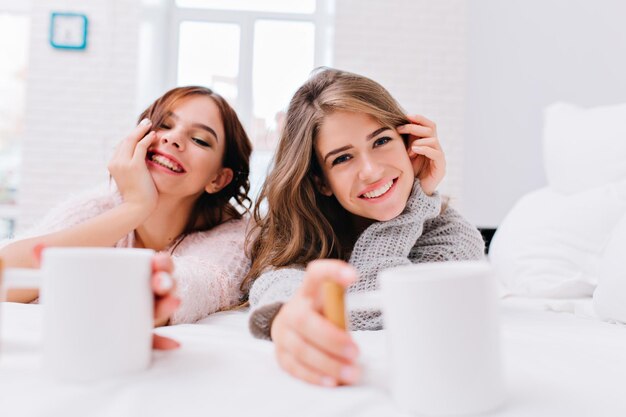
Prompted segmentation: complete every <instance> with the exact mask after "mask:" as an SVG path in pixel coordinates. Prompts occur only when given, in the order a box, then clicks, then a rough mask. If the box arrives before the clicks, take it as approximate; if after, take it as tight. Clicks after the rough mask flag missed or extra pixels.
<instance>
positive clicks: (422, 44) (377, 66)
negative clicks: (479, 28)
mask: <svg viewBox="0 0 626 417" xmlns="http://www.w3.org/2000/svg"><path fill="white" fill-rule="evenodd" d="M466 15H467V12H466V0H437V1H433V0H392V1H379V0H336V15H335V42H334V62H333V65H334V66H335V67H337V68H340V69H344V70H348V71H353V72H356V73H358V74H362V75H366V76H368V77H370V78H372V79H374V80H376V81H378V82H379V83H381V84H382V85H383V86H385V87H386V88H387V89H388V90H389V91H390V92H391V94H392V95H393V96H394V97H395V98H396V99H397V100H398V101H399V102H400V104H401V105H402V106H403V107H404V109H405V110H406V111H407V112H409V113H420V114H423V115H425V116H426V117H428V118H430V119H432V120H434V121H435V122H436V123H437V126H438V131H439V137H440V139H441V142H442V144H443V147H444V150H445V151H446V155H447V161H448V174H447V176H446V179H445V181H444V183H443V185H442V190H443V192H444V193H445V194H448V195H450V196H451V197H452V198H453V204H455V205H457V206H458V205H459V204H461V203H462V202H461V201H459V199H460V197H461V196H462V193H461V191H462V188H463V177H462V172H463V166H462V165H463V139H464V138H463V132H464V125H465V120H464V113H465V73H466V49H467V48H466V36H465V35H466V30H467V28H466V26H467V19H466Z"/></svg>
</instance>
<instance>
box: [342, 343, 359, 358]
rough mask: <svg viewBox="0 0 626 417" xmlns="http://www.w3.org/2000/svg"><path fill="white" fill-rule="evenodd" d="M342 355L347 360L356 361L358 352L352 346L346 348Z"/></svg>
mask: <svg viewBox="0 0 626 417" xmlns="http://www.w3.org/2000/svg"><path fill="white" fill-rule="evenodd" d="M343 355H344V356H345V357H346V358H348V359H356V357H357V356H358V355H359V351H358V350H357V349H356V348H355V347H354V346H351V345H349V346H346V347H345V349H344V350H343Z"/></svg>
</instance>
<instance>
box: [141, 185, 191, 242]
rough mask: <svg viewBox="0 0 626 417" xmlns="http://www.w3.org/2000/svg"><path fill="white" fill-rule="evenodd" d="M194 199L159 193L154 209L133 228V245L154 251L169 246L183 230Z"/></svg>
mask: <svg viewBox="0 0 626 417" xmlns="http://www.w3.org/2000/svg"><path fill="white" fill-rule="evenodd" d="M196 200H197V196H192V197H187V198H182V199H181V198H174V197H170V196H166V195H162V194H161V195H159V201H158V203H157V207H156V209H155V210H154V211H153V212H152V214H151V215H150V217H148V219H147V220H146V221H145V222H143V224H141V225H140V226H139V227H138V228H137V229H135V246H136V247H141V248H148V249H154V250H156V251H162V250H164V249H166V248H167V247H168V246H170V245H171V244H172V243H173V242H174V241H175V240H176V239H177V238H178V237H179V236H180V235H181V234H182V233H183V231H184V230H185V226H186V225H187V222H188V220H189V216H190V215H191V211H192V210H193V206H194V204H195V202H196Z"/></svg>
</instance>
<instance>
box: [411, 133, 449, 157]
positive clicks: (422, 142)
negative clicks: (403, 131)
mask: <svg viewBox="0 0 626 417" xmlns="http://www.w3.org/2000/svg"><path fill="white" fill-rule="evenodd" d="M420 146H421V147H431V148H433V149H436V150H438V151H441V152H442V153H443V150H442V149H441V144H440V142H439V139H438V138H434V137H433V138H416V139H413V140H412V141H411V143H410V144H409V150H408V152H409V156H410V157H411V158H412V157H414V156H416V155H421V153H420V152H417V151H416V150H415V149H413V148H414V147H415V148H416V149H419V147H420Z"/></svg>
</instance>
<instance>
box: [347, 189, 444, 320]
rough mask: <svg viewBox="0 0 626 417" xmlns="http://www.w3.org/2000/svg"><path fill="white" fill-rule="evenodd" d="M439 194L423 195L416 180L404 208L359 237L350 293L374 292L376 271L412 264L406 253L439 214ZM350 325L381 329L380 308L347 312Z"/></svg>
mask: <svg viewBox="0 0 626 417" xmlns="http://www.w3.org/2000/svg"><path fill="white" fill-rule="evenodd" d="M440 211H441V197H440V196H439V194H438V193H435V194H433V195H432V196H428V195H426V194H425V193H424V192H423V191H422V188H421V186H420V184H419V181H415V184H414V186H413V191H412V193H411V196H410V197H409V200H408V202H407V206H406V208H405V209H404V211H403V212H402V213H401V214H400V215H399V216H398V217H395V218H393V219H391V220H389V221H384V222H375V223H373V224H372V225H370V226H369V227H368V228H367V229H366V230H365V231H364V232H363V233H362V234H361V235H360V236H359V238H358V240H357V241H356V243H355V245H354V249H353V250H352V255H351V256H350V260H349V262H350V264H352V265H353V266H354V267H355V268H356V270H357V273H358V276H359V278H358V280H357V282H355V283H354V284H352V285H351V286H350V288H348V291H349V292H365V291H373V290H375V289H377V288H378V279H377V278H378V273H379V272H380V271H383V270H385V269H388V268H393V267H396V266H401V265H408V264H410V263H411V260H410V259H409V254H410V253H411V250H412V249H413V246H415V243H416V241H417V240H418V239H419V238H420V236H421V235H422V233H423V231H424V227H425V225H426V224H427V222H428V221H429V220H430V219H433V218H435V217H437V216H438V215H439V213H440ZM350 328H351V329H353V330H375V329H380V328H382V320H381V317H380V311H373V310H356V311H352V312H351V313H350Z"/></svg>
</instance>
